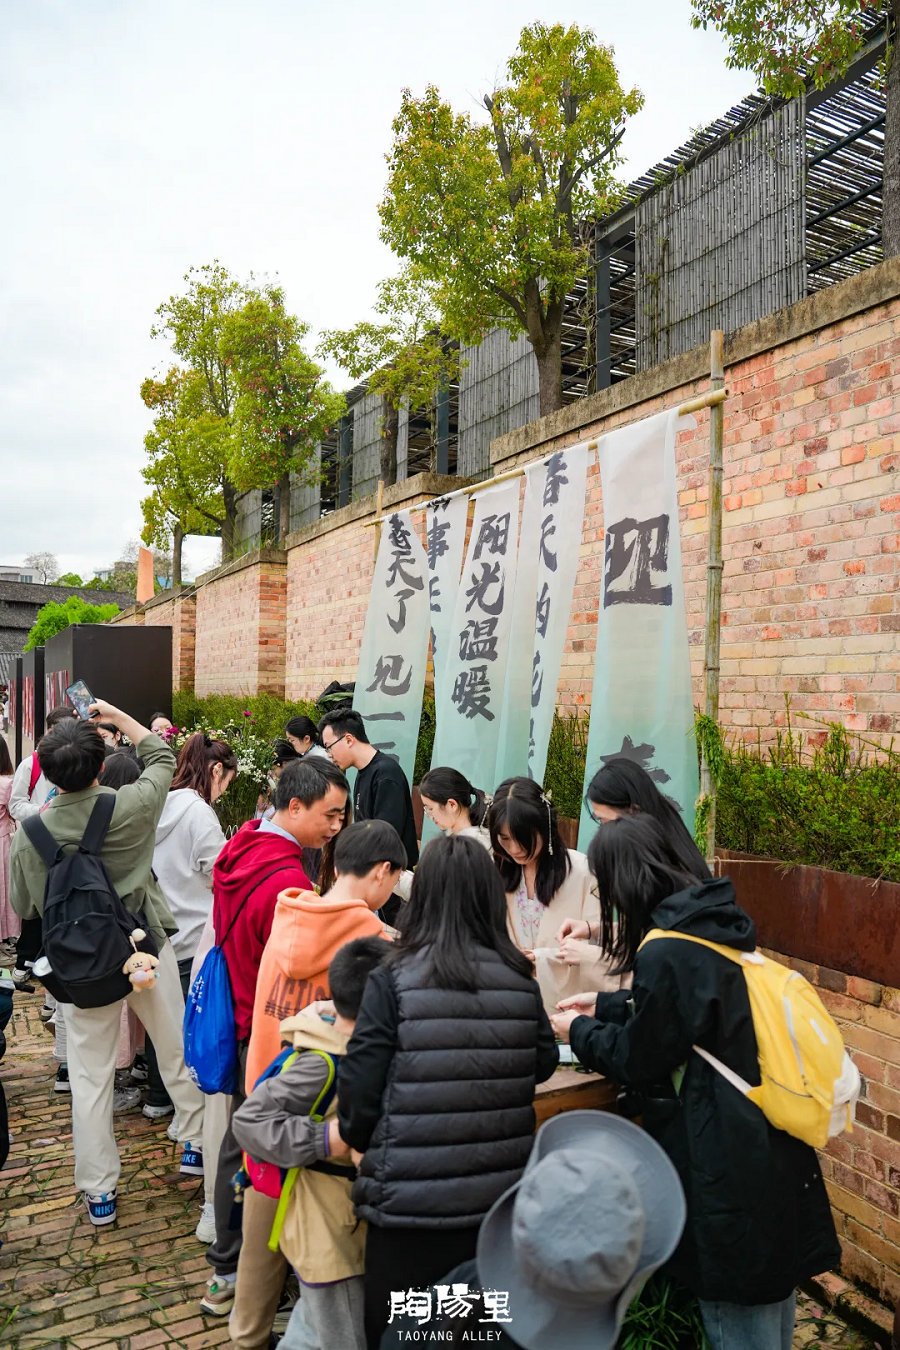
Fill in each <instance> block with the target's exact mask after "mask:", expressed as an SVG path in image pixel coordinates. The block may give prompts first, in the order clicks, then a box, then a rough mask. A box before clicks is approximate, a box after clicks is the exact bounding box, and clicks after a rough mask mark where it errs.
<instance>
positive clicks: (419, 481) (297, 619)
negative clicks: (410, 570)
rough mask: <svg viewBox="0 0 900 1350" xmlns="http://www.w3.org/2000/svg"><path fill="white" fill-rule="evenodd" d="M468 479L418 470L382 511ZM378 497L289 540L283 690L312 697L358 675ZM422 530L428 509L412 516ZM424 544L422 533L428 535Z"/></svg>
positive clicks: (390, 492) (396, 489) (387, 494)
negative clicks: (326, 687)
mask: <svg viewBox="0 0 900 1350" xmlns="http://www.w3.org/2000/svg"><path fill="white" fill-rule="evenodd" d="M464 481H465V480H463V479H447V478H439V477H437V476H435V475H433V474H418V475H416V477H415V478H412V479H409V480H408V481H407V482H405V483H398V484H397V485H396V486H395V487H392V488H389V489H388V490H387V491H386V492H385V497H384V509H385V510H388V509H390V508H396V509H401V508H404V507H408V506H410V505H412V504H414V503H415V502H422V501H428V500H429V499H430V498H431V497H433V496H435V495H436V494H437V493H439V492H446V491H452V490H453V489H454V488H457V487H459V486H460V485H461V483H462V482H464ZM373 516H374V498H371V497H370V498H366V499H365V500H364V501H362V502H356V503H354V504H352V505H351V506H347V507H344V508H343V509H342V510H340V511H336V512H335V513H334V515H333V516H329V517H327V518H326V519H325V520H324V521H322V522H320V523H319V524H318V525H312V526H309V527H308V528H307V529H305V530H300V531H298V532H297V533H296V534H295V535H293V536H291V538H290V539H289V540H288V552H287V633H286V642H287V645H286V680H285V687H286V694H285V697H286V698H288V699H306V698H315V697H316V696H317V695H318V694H320V693H321V692H322V690H323V689H324V688H325V686H326V685H327V684H330V682H331V681H332V680H335V679H337V680H340V681H342V682H343V681H346V680H352V679H355V677H356V662H357V657H358V654H359V645H360V642H361V641H362V634H363V627H364V625H365V621H366V607H367V605H368V603H369V592H370V590H371V586H372V571H373V568H374V565H375V552H376V540H375V535H376V531H375V530H374V529H372V528H371V527H370V526H367V525H366V522H367V521H371V520H372V518H373ZM412 519H413V523H414V524H415V525H416V526H417V527H418V528H419V530H420V533H421V532H422V531H423V530H424V512H421V513H419V514H417V515H414V516H413V517H412ZM423 542H424V538H423Z"/></svg>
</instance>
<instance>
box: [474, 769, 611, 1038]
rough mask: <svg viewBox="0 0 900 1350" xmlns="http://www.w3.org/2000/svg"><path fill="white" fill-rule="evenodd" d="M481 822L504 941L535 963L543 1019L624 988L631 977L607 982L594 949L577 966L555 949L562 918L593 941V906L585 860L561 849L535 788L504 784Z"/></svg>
mask: <svg viewBox="0 0 900 1350" xmlns="http://www.w3.org/2000/svg"><path fill="white" fill-rule="evenodd" d="M487 823H488V828H489V830H490V835H491V844H492V847H493V852H494V862H495V863H496V865H497V868H498V870H499V872H500V877H501V879H502V881H503V887H504V890H505V891H506V905H507V917H508V921H509V931H510V935H511V936H512V938H513V941H514V942H515V943H516V945H517V946H518V947H521V949H522V950H523V951H524V952H527V953H528V954H529V955H530V956H531V957H532V958H533V960H534V966H535V974H536V976H537V979H538V983H539V984H540V986H541V993H542V995H543V999H544V1006H545V1007H546V1008H547V1010H548V1012H555V1011H556V1004H557V1003H558V1001H559V1000H560V999H561V998H567V997H569V996H570V995H571V994H576V993H577V994H581V993H586V992H587V991H589V990H591V991H592V990H596V991H598V992H599V991H600V990H615V989H619V988H621V987H623V985H626V986H627V985H628V984H630V982H631V977H630V976H626V977H623V976H619V975H610V973H609V972H610V968H611V962H610V961H609V960H608V959H607V958H606V957H604V956H603V955H602V954H601V951H600V948H599V947H592V948H591V951H592V952H595V953H596V956H595V957H594V959H593V960H590V959H585V960H582V961H581V963H580V964H579V965H577V966H573V965H570V964H569V963H568V962H567V960H566V957H565V954H564V953H563V952H562V951H561V950H560V944H559V942H558V941H557V936H556V935H557V932H558V931H559V929H560V926H561V924H562V921H563V920H564V919H584V920H585V921H586V922H587V923H588V924H589V925H590V932H591V934H592V936H593V938H594V939H595V940H599V933H600V901H599V899H598V896H597V892H596V888H595V885H594V881H593V878H592V876H591V874H590V871H589V870H588V865H587V858H586V857H585V855H584V854H583V853H578V852H577V851H576V850H575V849H571V848H566V846H565V844H564V843H563V841H562V836H561V835H560V833H559V825H558V822H557V814H556V808H555V807H554V806H553V803H552V802H551V801H550V798H549V797H548V796H547V795H546V793H545V792H544V790H543V788H542V787H541V785H540V784H539V783H535V782H534V781H533V780H532V779H531V778H507V779H506V781H505V782H503V783H501V784H500V786H499V787H498V788H497V791H496V792H495V793H494V799H493V801H492V803H491V806H490V809H489V811H488V815H487Z"/></svg>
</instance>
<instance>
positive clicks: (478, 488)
mask: <svg viewBox="0 0 900 1350" xmlns="http://www.w3.org/2000/svg"><path fill="white" fill-rule="evenodd" d="M727 397H728V394H727V390H726V389H725V388H724V387H723V386H722V385H718V386H716V387H714V388H712V389H710V390H709V391H708V392H707V393H705V394H698V395H697V397H696V398H692V399H689V400H688V401H687V403H682V404H681V405H680V406H679V408H678V415H679V417H687V415H688V414H689V413H694V412H700V411H701V409H703V408H710V409H715V408H717V407H719V405H721V404H722V403H724V401H725V399H726V398H727ZM719 410H720V412H721V408H720V407H719ZM710 416H712V413H711V414H710ZM598 439H599V438H596V437H595V439H594V440H592V441H589V442H588V449H589V450H596V448H597V440H598ZM526 467H527V466H526V465H524V464H523V465H521V466H520V467H519V468H517V469H507V470H506V471H505V472H504V473H498V474H495V475H494V477H493V478H485V479H484V480H483V481H482V482H480V483H472V485H471V486H470V487H461V488H457V489H456V490H455V491H454V492H447V493H445V494H444V496H446V497H474V496H475V494H476V493H478V492H486V491H487V490H488V488H492V487H496V486H497V484H498V483H506V482H509V480H510V479H511V478H521V477H523V475H524V473H525V469H526ZM383 494H384V483H383V482H382V481H380V480H379V483H378V495H377V497H376V501H375V519H374V520H366V521H363V529H366V530H371V529H378V530H379V533H380V529H379V527H380V526H381V522H382V521H383V520H384V519H385V516H384V515H383V514H382V509H383V507H382V502H383ZM426 506H428V502H418V503H417V504H416V505H415V506H408V507H405V508H404V510H407V511H424V510H425V508H426ZM390 514H391V513H390V512H388V515H390ZM377 538H378V535H376V539H377Z"/></svg>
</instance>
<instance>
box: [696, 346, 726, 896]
mask: <svg viewBox="0 0 900 1350" xmlns="http://www.w3.org/2000/svg"><path fill="white" fill-rule="evenodd" d="M724 352H725V334H724V333H723V331H722V330H721V328H714V329H713V331H712V332H711V333H710V335H709V382H710V386H711V389H710V403H709V524H708V530H709V534H708V541H709V542H708V547H707V556H706V652H705V656H704V662H703V711H704V714H705V715H706V716H707V717H708V718H710V720H711V721H713V722H716V723H718V720H719V664H720V648H721V634H722V570H723V567H724V563H723V561H722V478H723V474H724V466H723V445H724V430H725V409H724V407H723V406H722V405H723V403H724V401H725V367H724ZM713 394H718V395H719V397H718V398H717V399H715V401H713V397H712V396H713ZM700 798H701V801H702V800H703V798H707V799H708V801H709V814H708V816H707V820H706V861H707V864H708V865H709V868H710V871H712V870H713V869H714V866H715V856H716V784H715V781H714V779H713V775H712V772H711V769H710V765H709V763H708V760H707V756H706V750H705V748H704V753H703V758H702V761H701V764H700Z"/></svg>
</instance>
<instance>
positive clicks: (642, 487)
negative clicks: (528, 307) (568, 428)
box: [579, 413, 698, 848]
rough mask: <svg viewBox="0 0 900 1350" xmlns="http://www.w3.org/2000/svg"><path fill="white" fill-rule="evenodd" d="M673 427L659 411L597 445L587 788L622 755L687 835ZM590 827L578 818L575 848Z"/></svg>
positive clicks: (687, 750) (689, 696)
mask: <svg viewBox="0 0 900 1350" xmlns="http://www.w3.org/2000/svg"><path fill="white" fill-rule="evenodd" d="M677 423H678V414H677V413H660V414H659V415H658V416H657V417H650V418H646V419H645V420H644V421H642V422H638V423H635V424H634V425H632V426H629V427H623V428H622V429H621V430H619V431H614V432H611V433H610V434H609V435H608V436H603V437H601V439H600V441H599V445H598V459H599V463H600V477H601V483H602V489H603V516H604V524H605V532H606V534H605V544H604V565H603V594H602V603H601V604H600V605H599V616H598V622H597V653H596V658H595V666H594V687H593V693H592V695H591V725H590V732H589V735H588V750H587V767H586V773H585V788H587V784H588V783H589V782H590V780H591V778H592V777H593V775H594V774H595V773H596V772H597V770H598V769H599V768H600V767H601V766H602V765H603V764H604V763H606V762H607V761H608V760H609V759H611V758H615V757H616V756H623V757H625V758H626V759H630V760H633V761H634V762H635V763H637V764H640V765H641V767H642V768H644V769H646V770H647V772H648V773H649V774H650V777H651V778H652V779H653V781H654V782H655V783H657V784H658V785H659V786H660V788H661V790H663V791H664V792H665V793H666V794H667V796H669V797H671V798H672V799H673V800H674V801H675V802H676V803H677V805H678V808H679V810H680V811H681V812H682V815H683V818H684V822H685V824H686V825H687V826H688V828H689V829H690V828H691V827H692V825H693V818H694V803H695V801H696V797H697V790H698V781H697V750H696V745H695V742H694V734H693V730H694V701H693V690H692V687H691V667H690V654H689V649H688V632H687V618H686V614H685V606H684V580H683V576H682V570H681V539H680V535H679V530H678V496H677V490H676V482H675V432H676V425H677ZM681 425H682V426H683V425H685V423H684V422H682V424H681ZM594 828H595V826H594V825H593V823H592V822H591V820H590V818H589V817H588V815H587V812H586V811H585V812H584V813H583V815H582V820H581V831H580V834H579V847H580V848H585V847H586V846H587V842H588V840H589V839H590V837H591V835H592V834H593V831H594Z"/></svg>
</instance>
